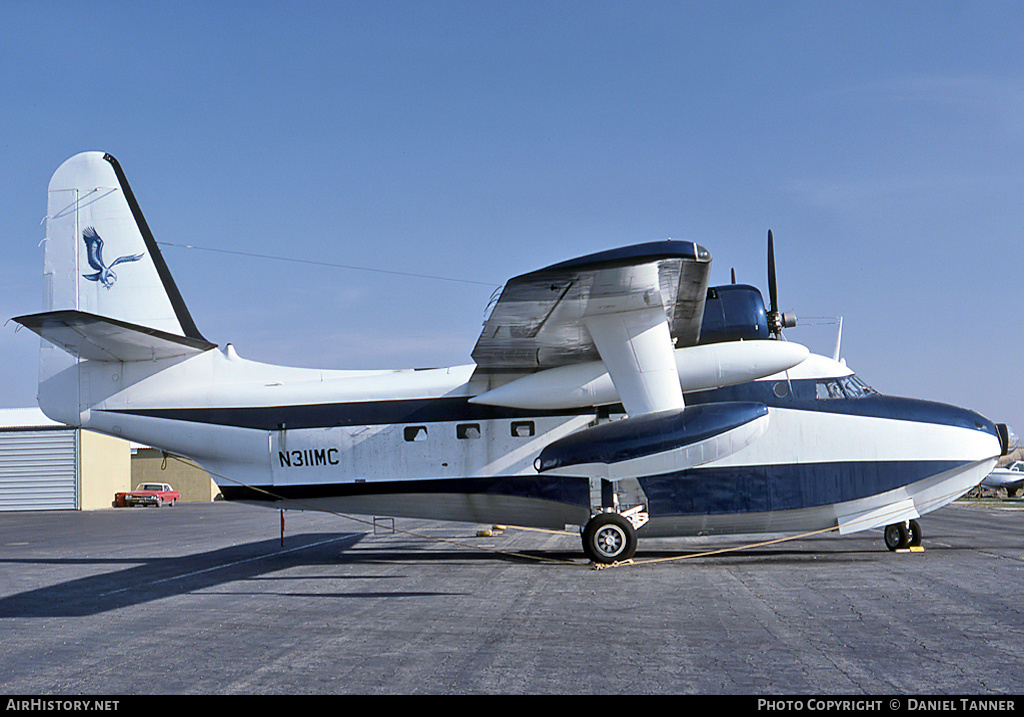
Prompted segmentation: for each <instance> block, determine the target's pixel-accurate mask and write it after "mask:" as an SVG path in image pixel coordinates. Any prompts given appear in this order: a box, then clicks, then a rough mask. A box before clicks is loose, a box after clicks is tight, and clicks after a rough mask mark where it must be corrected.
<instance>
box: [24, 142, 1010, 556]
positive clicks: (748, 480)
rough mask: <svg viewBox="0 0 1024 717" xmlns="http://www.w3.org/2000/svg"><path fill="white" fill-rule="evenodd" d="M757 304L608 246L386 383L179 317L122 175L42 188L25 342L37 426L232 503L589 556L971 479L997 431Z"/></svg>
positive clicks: (95, 158)
mask: <svg viewBox="0 0 1024 717" xmlns="http://www.w3.org/2000/svg"><path fill="white" fill-rule="evenodd" d="M768 247H769V250H768V255H769V261H768V275H769V292H770V306H769V307H766V306H765V303H764V300H763V298H762V295H761V293H760V292H759V291H758V290H757V289H755V288H753V287H751V286H746V285H741V284H736V283H732V284H729V285H725V286H717V287H709V273H710V268H711V256H710V254H709V253H708V251H707V250H706V249H704V248H703V247H701V246H699V245H697V244H694V243H692V242H684V241H660V242H654V243H646V244H639V245H634V246H626V247H623V248H618V249H613V250H609V251H602V252H599V253H596V254H592V255H589V256H584V257H580V258H577V259H571V260H569V261H565V262H562V263H560V264H555V265H553V266H549V267H547V268H545V269H540V270H539V271H534V272H531V273H528V274H523V275H522V276H518V277H516V278H513V279H511V280H510V281H509V282H508V283H507V284H506V285H505V286H504V288H503V290H502V292H501V294H500V297H499V298H498V299H497V301H496V302H495V304H494V306H493V307H492V308H491V311H490V313H489V315H488V317H487V318H486V320H485V322H484V326H483V332H482V334H481V335H480V337H479V339H478V341H477V343H476V347H475V348H474V350H473V352H472V358H473V360H474V362H475V363H473V364H471V365H466V366H459V367H454V368H442V369H430V370H399V371H342V370H336V371H323V370H316V369H305V368H286V367H279V366H272V365H267V364H263V363H257V362H253V361H249V360H245V359H242V358H240V357H239V356H238V355H237V354H236V353H235V351H234V349H233V348H232V346H231V344H227V345H226V346H224V347H223V348H220V347H218V346H217V345H215V344H213V343H211V342H209V341H207V340H206V339H205V338H204V337H203V335H202V334H201V333H200V332H199V330H198V329H197V327H196V324H195V323H194V322H193V320H192V317H191V315H190V314H189V312H188V309H187V308H186V306H185V303H184V301H183V300H182V297H181V295H180V294H179V292H178V289H177V288H176V286H175V283H174V280H173V279H172V278H171V274H170V272H169V271H168V268H167V264H166V263H165V262H164V259H163V257H162V256H161V254H160V251H159V249H158V248H157V242H156V241H155V239H154V237H153V235H152V233H151V232H150V229H149V226H148V225H147V223H146V220H145V219H144V218H143V216H142V212H141V210H140V208H139V205H138V203H137V202H136V199H135V196H134V194H133V193H132V190H131V188H130V187H129V186H128V182H127V180H126V178H125V175H124V172H123V171H122V169H121V166H120V165H119V164H118V162H117V161H116V160H115V159H114V158H113V157H111V156H110V155H107V154H103V153H99V152H87V153H84V154H79V155H77V156H75V157H72V158H71V159H69V160H67V161H66V162H65V163H64V164H63V165H61V166H60V168H59V169H57V171H56V173H55V174H54V175H53V178H52V180H51V181H50V186H49V201H48V207H47V219H46V249H45V261H44V280H45V281H44V286H45V301H46V304H45V311H44V312H43V313H40V314H33V315H30V316H22V317H19V318H17V319H16V320H17V321H18V322H19V323H21V324H22V325H24V326H26V327H28V328H30V329H32V330H33V331H35V332H36V333H38V334H39V335H40V336H42V337H43V338H44V339H45V341H43V342H41V350H40V377H39V405H40V407H41V408H42V409H43V411H44V412H45V413H46V414H47V415H48V416H50V417H51V418H52V419H54V420H57V421H60V422H62V423H66V424H68V425H72V426H82V427H84V428H89V429H92V430H95V431H100V432H102V433H107V434H111V435H114V436H121V437H124V438H128V439H131V440H134V441H138V442H142V443H145V444H147V445H151V446H155V447H158V448H161V449H164V450H166V451H168V452H171V453H174V454H179V455H183V456H188V457H190V458H192V459H194V460H195V461H197V462H198V463H199V464H201V465H202V466H203V467H204V468H206V469H207V470H208V471H210V473H211V474H212V475H213V476H214V477H215V479H216V480H217V482H218V483H219V485H220V489H221V491H222V493H223V495H224V498H225V499H228V500H241V501H253V502H259V503H262V504H264V505H271V506H274V507H282V508H297V509H321V510H328V511H338V512H343V513H351V514H363V515H387V516H396V517H411V518H428V519H438V520H453V521H467V522H474V523H508V524H514V525H520V526H528V527H539V528H557V529H564V528H565V527H566V526H567V525H571V526H578V527H579V528H580V529H581V533H582V539H583V548H584V552H585V553H586V554H587V556H588V557H589V558H590V559H592V560H593V561H595V562H602V563H610V562H613V561H621V560H626V559H628V558H630V557H631V556H632V555H633V554H634V552H635V550H636V546H637V537H638V536H640V537H644V536H651V537H666V536H687V535H714V534H750V533H766V532H770V533H798V534H799V533H803V532H809V531H815V530H829V529H837V530H838V532H839V533H851V532H854V531H861V530H867V529H872V528H881V527H884V528H886V529H885V540H886V543H887V544H888V545H889V547H890V548H891V549H896V548H899V547H900V546H906V545H908V544H910V543H911V542H912V541H913V542H916V541H919V540H920V526H919V525H918V518H919V517H920V516H922V515H924V514H925V513H928V512H929V511H932V510H935V509H936V508H939V507H941V506H943V505H945V504H947V503H949V502H950V501H952V500H954V499H955V498H957V497H958V496H960V495H962V494H964V493H966V492H967V491H968V490H970V489H971V488H973V487H974V486H976V485H978V483H980V482H981V480H982V479H983V478H984V477H985V476H986V475H988V473H989V472H990V471H991V470H992V468H993V467H994V466H995V464H996V461H997V459H998V457H999V456H1000V455H1003V454H1005V453H1006V451H1007V450H1008V446H1009V444H1010V443H1011V441H1012V440H1015V439H1011V431H1009V429H1008V428H1007V427H1006V426H1004V425H1001V424H1000V425H996V424H994V423H993V422H991V421H989V420H988V419H986V418H983V417H982V416H980V415H978V414H976V413H973V412H971V411H967V410H964V409H960V408H955V407H952V406H946V405H941V404H938V403H929V402H924V401H916V400H909V399H903V398H892V397H888V396H882V395H880V394H878V393H877V392H876V391H874V390H872V389H871V388H869V387H868V386H867V385H866V384H865V383H864V382H862V381H861V380H860V379H859V378H858V377H857V376H855V375H854V374H853V373H852V372H851V371H850V370H849V369H847V368H846V367H845V365H843V364H841V363H839V362H837V361H835V360H832V359H829V358H825V357H822V356H816V355H812V354H810V353H809V352H808V350H807V349H806V348H805V347H803V346H800V345H798V344H795V343H791V342H788V341H784V340H779V339H780V338H781V334H782V329H783V328H784V327H785V326H791V325H793V324H794V322H795V320H794V319H793V317H791V316H790V315H788V314H782V313H780V312H779V310H778V306H777V299H776V289H775V270H774V258H773V249H772V243H771V234H770V233H769V244H768Z"/></svg>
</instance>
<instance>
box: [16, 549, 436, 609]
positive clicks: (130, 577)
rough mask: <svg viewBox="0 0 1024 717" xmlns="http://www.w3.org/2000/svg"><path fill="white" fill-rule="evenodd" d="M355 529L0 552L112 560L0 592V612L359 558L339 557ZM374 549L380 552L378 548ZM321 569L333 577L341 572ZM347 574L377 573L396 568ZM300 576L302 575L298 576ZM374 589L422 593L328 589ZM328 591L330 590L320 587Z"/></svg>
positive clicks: (196, 586) (207, 585) (116, 605)
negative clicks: (205, 544) (106, 550)
mask: <svg viewBox="0 0 1024 717" xmlns="http://www.w3.org/2000/svg"><path fill="white" fill-rule="evenodd" d="M363 537H365V534H362V533H327V534H324V533H317V534H309V535H293V536H290V537H289V538H287V540H286V544H285V546H284V547H282V546H281V544H280V541H279V540H273V539H271V540H261V541H257V542H253V543H245V544H241V545H233V546H230V547H227V548H220V549H218V550H212V551H209V552H205V553H198V554H192V555H182V556H176V557H138V558H136V557H131V555H130V554H128V555H122V556H119V557H111V558H77V557H67V558H41V559H40V558H0V564H7V565H21V566H22V568H23V569H24V570H32V569H33V567H34V566H41V565H51V566H65V567H68V568H69V569H73V568H76V567H84V566H93V567H95V568H96V569H101V570H103V568H105V567H110V568H112V569H110V570H103V572H100V573H97V574H92V575H88V576H86V577H82V578H76V579H72V580H66V581H62V582H59V583H56V584H53V585H48V586H45V587H41V588H36V589H33V590H26V591H24V592H20V593H15V594H12V595H7V596H4V597H0V619H2V618H12V617H13V618H33V617H81V616H88V615H96V614H100V613H104V612H109V611H113V610H119V609H122V608H126V607H131V606H134V605H140V604H145V603H148V602H152V601H155V600H160V599H163V598H168V597H174V596H179V595H185V594H188V593H191V592H198V591H204V592H205V591H209V590H212V589H213V590H215V589H216V588H218V587H220V586H223V585H226V584H229V583H234V582H240V581H247V580H261V579H270V578H273V579H280V580H285V579H288V578H287V576H272V575H271V574H272V573H275V572H277V571H281V570H285V569H288V568H292V567H296V566H316V565H338V564H342V563H348V564H351V563H352V562H357V563H358V562H360V561H361V560H363V559H365V557H366V556H363V557H362V558H360V559H357V560H355V561H352V560H348V559H347V558H346V551H348V550H350V549H351V548H353V547H354V546H355V545H356V544H358V543H359V541H360V540H362V538H363ZM349 555H351V554H349ZM377 557H378V558H380V559H384V556H380V555H378V556H377ZM390 557H392V558H394V559H395V560H398V559H399V558H401V559H408V558H409V555H408V554H407V553H399V552H397V551H396V552H395V553H394V554H393V555H392V556H390ZM433 559H438V556H437V555H436V554H435V555H433ZM323 577H331V579H338V578H339V577H342V576H323ZM347 577H353V576H347ZM355 577H360V578H363V579H370V578H373V579H378V578H382V577H383V578H394V577H400V576H380V575H373V576H370V575H363V576H355ZM293 579H294V578H293ZM302 579H303V580H305V579H307V578H306V577H305V576H303V578H302ZM318 579H320V578H319V576H318ZM282 594H283V593H282ZM382 595H392V596H404V597H415V596H422V593H404V592H401V591H395V592H391V593H388V592H375V591H364V592H361V593H354V594H349V595H345V594H342V593H336V594H333V596H335V597H381V596H382ZM330 596H332V594H328V595H327V597H330Z"/></svg>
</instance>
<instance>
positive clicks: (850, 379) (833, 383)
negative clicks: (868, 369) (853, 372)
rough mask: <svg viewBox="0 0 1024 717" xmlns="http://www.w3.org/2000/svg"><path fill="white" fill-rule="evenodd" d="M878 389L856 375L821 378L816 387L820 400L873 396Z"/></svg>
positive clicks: (816, 394) (817, 396)
mask: <svg viewBox="0 0 1024 717" xmlns="http://www.w3.org/2000/svg"><path fill="white" fill-rule="evenodd" d="M877 393H878V391H876V390H875V389H873V388H871V387H870V386H868V385H867V384H866V383H864V382H863V381H861V380H860V379H859V378H857V377H856V376H842V377H840V378H826V379H819V380H818V383H817V385H816V387H815V397H816V398H817V399H818V400H819V401H827V400H834V399H841V398H864V397H865V396H873V395H875V394H877Z"/></svg>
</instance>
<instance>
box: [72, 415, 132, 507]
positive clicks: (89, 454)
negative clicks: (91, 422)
mask: <svg viewBox="0 0 1024 717" xmlns="http://www.w3.org/2000/svg"><path fill="white" fill-rule="evenodd" d="M78 441H79V443H78V461H79V466H78V485H79V492H80V495H79V501H78V506H79V509H80V510H96V509H97V508H109V507H111V506H112V505H114V493H118V492H120V491H125V490H128V487H129V482H130V481H131V474H132V466H131V460H132V456H131V448H130V447H129V445H128V441H126V440H124V439H122V438H112V437H110V436H105V435H103V434H102V433H93V432H92V431H81V430H80V431H79V432H78Z"/></svg>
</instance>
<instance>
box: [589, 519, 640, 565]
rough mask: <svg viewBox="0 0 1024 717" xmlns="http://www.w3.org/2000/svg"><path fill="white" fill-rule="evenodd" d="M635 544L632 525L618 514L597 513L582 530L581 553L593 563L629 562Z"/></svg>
mask: <svg viewBox="0 0 1024 717" xmlns="http://www.w3.org/2000/svg"><path fill="white" fill-rule="evenodd" d="M636 543H637V539H636V530H634V529H633V524H632V523H630V522H629V521H628V520H626V519H625V518H623V517H622V516H621V515H619V514H618V513H599V514H597V515H595V516H594V517H593V518H591V519H590V520H589V521H588V522H587V526H586V527H585V528H584V529H583V552H584V553H586V555H587V557H588V558H590V559H591V560H593V561H594V562H595V563H604V564H609V563H614V562H621V561H624V560H629V559H630V558H632V557H633V554H634V553H636Z"/></svg>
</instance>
